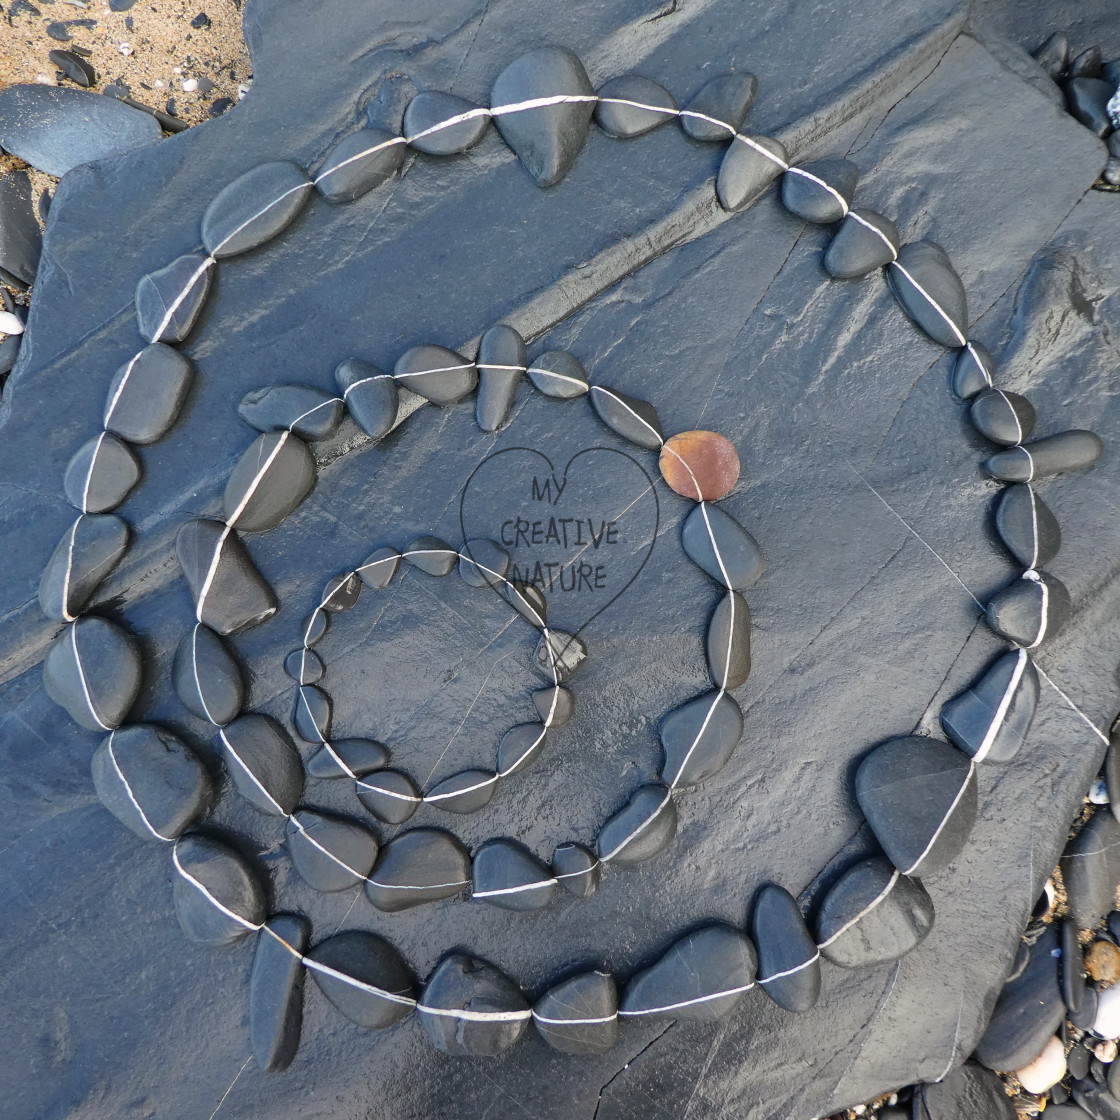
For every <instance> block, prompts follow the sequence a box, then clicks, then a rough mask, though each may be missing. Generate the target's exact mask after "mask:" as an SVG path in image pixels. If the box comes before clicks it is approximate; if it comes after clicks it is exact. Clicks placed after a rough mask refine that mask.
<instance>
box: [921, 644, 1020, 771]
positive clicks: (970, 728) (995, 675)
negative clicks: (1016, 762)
mask: <svg viewBox="0 0 1120 1120" xmlns="http://www.w3.org/2000/svg"><path fill="white" fill-rule="evenodd" d="M1037 705H1038V671H1037V670H1036V669H1035V667H1034V662H1032V661H1031V659H1030V655H1029V654H1028V653H1027V651H1026V650H1023V649H1020V650H1014V651H1012V652H1011V653H1005V654H1002V655H1001V656H1000V657H998V658H996V660H995V661H994V662H993V663H992V664H991V665H990V666H989V667H988V668H987V669H986V670H985V671H984V673H983V675H982V676H980V677H979V678H978V679H977V681H976V682H975V684H973V685H972V687H971V688H969V689H968V690H967V691H966V692H962V693H961V694H960V695H959V696H957V697H955V698H954V699H952V700H950V701H949V702H948V703H947V704H946V705H945V706H944V707H943V708H942V709H941V726H942V728H943V729H944V731H945V734H946V735H948V736H949V738H950V739H952V740H953V742H954V743H956V745H957V746H958V747H960V749H961V750H962V751H964V752H965V754H967V755H971V756H972V759H973V761H975V762H984V761H988V762H1010V761H1011V760H1012V759H1013V758H1014V757H1015V756H1016V755H1017V754H1018V753H1019V748H1020V747H1021V746H1022V745H1023V743H1024V742H1025V741H1026V738H1027V733H1028V732H1029V731H1030V727H1031V721H1032V720H1033V719H1034V713H1035V708H1036V707H1037Z"/></svg>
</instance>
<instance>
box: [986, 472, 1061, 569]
mask: <svg viewBox="0 0 1120 1120" xmlns="http://www.w3.org/2000/svg"><path fill="white" fill-rule="evenodd" d="M995 522H996V531H997V532H998V533H999V535H1000V539H1001V540H1002V541H1003V543H1004V544H1005V545H1006V546H1007V550H1008V551H1009V552H1010V553H1011V555H1012V556H1014V557H1015V559H1016V560H1018V561H1019V563H1020V564H1022V565H1023V567H1024V568H1041V567H1045V566H1046V565H1047V564H1049V563H1050V561H1051V560H1053V559H1054V557H1055V556H1057V555H1058V550H1059V549H1060V548H1061V546H1062V530H1061V527H1060V526H1059V525H1058V519H1057V518H1056V517H1055V516H1054V514H1053V513H1052V512H1051V510H1050V507H1049V506H1048V505H1047V504H1046V503H1045V502H1044V501H1043V500H1042V499H1041V498H1040V497H1039V496H1038V494H1036V493H1035V491H1034V490H1033V489H1032V488H1031V487H1030V486H1027V485H1025V484H1024V483H1018V484H1016V485H1013V486H1008V487H1007V488H1006V489H1005V490H1004V491H1003V494H1002V495H1001V496H1000V500H999V505H998V506H997V507H996V516H995Z"/></svg>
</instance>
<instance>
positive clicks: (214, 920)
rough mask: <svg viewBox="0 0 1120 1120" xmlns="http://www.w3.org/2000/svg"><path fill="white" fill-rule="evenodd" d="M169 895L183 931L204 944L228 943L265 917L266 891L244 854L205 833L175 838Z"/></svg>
mask: <svg viewBox="0 0 1120 1120" xmlns="http://www.w3.org/2000/svg"><path fill="white" fill-rule="evenodd" d="M171 861H172V864H173V866H174V868H175V870H176V872H177V874H176V875H175V876H174V879H173V886H172V899H173V901H174V904H175V916H176V917H177V918H178V919H179V925H180V927H181V928H182V930H183V933H185V934H186V935H187V937H188V938H190V940H191V941H198V942H201V943H202V944H203V945H232V944H233V943H234V942H236V941H240V940H241V939H242V938H243V937H245V936H247V935H248V934H250V933H252V932H253V931H254V930H255V929H258V928H259V927H260V926H261V925H262V924H263V922H264V920H265V895H264V889H263V888H262V886H261V884H260V882H259V880H258V879H257V876H256V874H255V873H254V871H253V869H252V868H251V867H250V866H249V864H248V863H247V862H246V861H245V859H244V858H243V857H242V856H240V855H239V854H238V853H237V852H235V851H234V850H233V849H232V848H230V847H227V846H226V845H225V844H222V843H220V842H219V841H217V840H214V839H212V838H211V837H209V836H201V835H197V834H194V833H188V834H187V835H186V836H182V837H180V838H179V839H178V840H176V841H175V847H174V848H173V850H172V853H171Z"/></svg>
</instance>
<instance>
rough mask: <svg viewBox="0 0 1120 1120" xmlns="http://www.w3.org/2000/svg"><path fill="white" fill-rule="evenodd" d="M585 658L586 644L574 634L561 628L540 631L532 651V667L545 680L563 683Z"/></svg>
mask: <svg viewBox="0 0 1120 1120" xmlns="http://www.w3.org/2000/svg"><path fill="white" fill-rule="evenodd" d="M586 660H587V646H586V645H584V643H583V642H582V640H581V639H579V638H577V637H576V636H575V635H574V634H565V633H564V631H563V630H548V631H545V632H542V634H541V637H540V641H538V642H537V648H536V649H535V650H534V651H533V668H534V669H536V671H537V672H538V673H540V675H541V676H542V677H544V678H545V680H548V681H551V682H552V683H553V684H563V683H564V682H565V681H568V680H571V678H572V675H573V674H574V673H575V672H576V670H577V669H578V668H579V667H580V666H581V665H582V664H583V663H584V662H585V661H586Z"/></svg>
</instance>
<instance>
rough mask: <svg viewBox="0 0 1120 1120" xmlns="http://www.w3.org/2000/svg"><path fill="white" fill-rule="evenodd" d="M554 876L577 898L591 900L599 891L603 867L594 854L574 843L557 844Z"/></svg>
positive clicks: (553, 862) (553, 855) (554, 853)
mask: <svg viewBox="0 0 1120 1120" xmlns="http://www.w3.org/2000/svg"><path fill="white" fill-rule="evenodd" d="M552 874H553V876H554V877H555V878H556V881H557V882H558V883H559V884H560V886H562V887H563V888H564V890H566V891H568V892H569V893H570V894H574V895H575V896H576V897H577V898H589V897H590V896H591V895H593V894H594V893H595V892H596V891H597V890H598V889H599V883H600V882H601V881H602V878H603V865H602V863H601V862H600V861H599V857H598V856H597V855H595V853H594V852H592V851H590V850H588V849H587V848H585V847H584V846H583V845H582V844H576V843H575V842H574V841H566V842H565V843H563V844H557V845H556V850H555V851H554V852H553V853H552Z"/></svg>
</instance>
